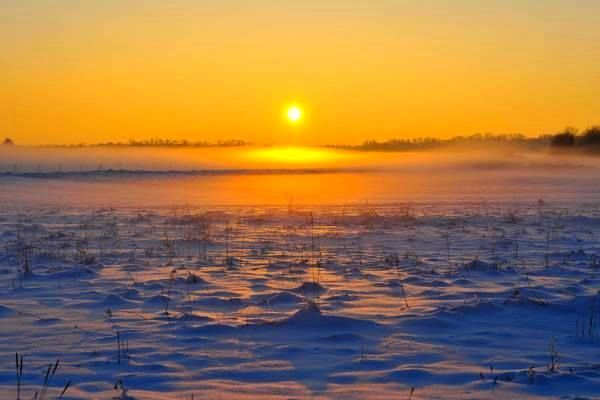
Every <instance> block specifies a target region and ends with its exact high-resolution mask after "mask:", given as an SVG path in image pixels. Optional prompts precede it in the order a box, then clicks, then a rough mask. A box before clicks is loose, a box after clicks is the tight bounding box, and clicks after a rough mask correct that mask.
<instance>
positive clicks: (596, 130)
mask: <svg viewBox="0 0 600 400" xmlns="http://www.w3.org/2000/svg"><path fill="white" fill-rule="evenodd" d="M490 145H515V146H520V147H524V148H528V149H530V150H536V149H548V148H554V149H568V148H572V149H579V150H585V151H594V152H595V151H597V152H600V126H593V127H591V128H588V129H586V130H585V131H583V132H582V133H580V134H579V133H578V131H577V129H575V128H565V129H564V130H563V131H561V132H559V133H556V134H546V135H540V136H537V137H527V136H524V135H521V134H507V135H497V134H492V133H477V134H474V135H469V136H455V137H452V138H449V139H439V138H431V137H425V138H415V139H391V140H387V141H383V142H378V141H376V140H367V141H365V142H363V143H362V144H359V145H334V146H328V147H332V148H339V149H347V150H360V151H390V152H394V151H420V150H432V149H436V148H440V147H449V146H455V147H465V146H481V147H484V146H490Z"/></svg>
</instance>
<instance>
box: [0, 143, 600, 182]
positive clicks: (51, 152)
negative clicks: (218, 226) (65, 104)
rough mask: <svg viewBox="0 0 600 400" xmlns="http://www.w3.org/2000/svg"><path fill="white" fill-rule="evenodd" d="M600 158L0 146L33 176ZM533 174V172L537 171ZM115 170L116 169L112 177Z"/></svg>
mask: <svg viewBox="0 0 600 400" xmlns="http://www.w3.org/2000/svg"><path fill="white" fill-rule="evenodd" d="M598 166H600V157H595V156H589V155H585V154H579V153H565V152H556V151H549V150H544V151H532V150H530V149H526V148H520V147H515V146H500V145H499V146H495V147H487V148H481V147H475V146H474V147H468V148H459V147H447V148H443V149H434V150H424V151H410V152H408V151H406V152H377V151H369V152H361V151H352V150H344V149H333V148H322V147H250V146H248V147H236V148H176V149H171V148H160V147H153V148H137V147H122V148H109V147H106V148H103V147H93V148H92V147H90V148H53V147H47V148H46V147H21V146H0V174H2V175H8V174H12V175H15V174H16V175H24V176H28V175H32V176H39V175H40V174H45V173H52V174H53V175H55V176H56V173H61V174H67V173H78V172H79V173H81V172H86V173H87V172H90V171H108V170H112V171H144V172H152V171H161V172H165V171H180V172H181V171H232V172H236V171H237V172H239V173H244V172H248V171H250V172H251V171H253V170H254V171H260V172H261V173H265V172H268V171H272V172H273V173H278V172H290V171H292V170H298V171H299V172H302V171H303V170H305V172H316V171H318V170H325V171H334V170H338V171H354V172H356V171H359V170H364V171H373V170H380V171H405V172H423V171H431V172H435V171H441V172H445V173H447V172H451V171H452V170H454V169H456V170H461V171H480V170H502V169H538V170H539V169H541V170H548V172H549V173H560V171H561V170H573V169H578V170H582V171H579V172H578V173H585V172H584V171H583V170H590V171H594V170H596V169H597V168H598ZM538 172H539V171H538ZM115 175H116V174H115Z"/></svg>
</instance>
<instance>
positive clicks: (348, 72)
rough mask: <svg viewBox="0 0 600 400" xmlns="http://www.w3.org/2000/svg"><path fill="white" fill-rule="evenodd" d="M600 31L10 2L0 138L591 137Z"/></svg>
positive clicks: (444, 13) (587, 15)
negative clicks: (574, 130)
mask: <svg viewBox="0 0 600 400" xmlns="http://www.w3.org/2000/svg"><path fill="white" fill-rule="evenodd" d="M599 14H600V3H598V2H595V1H591V0H581V1H576V2H572V1H564V0H551V1H546V2H537V1H532V0H526V1H516V0H511V1H499V0H494V1H486V2H478V1H472V0H457V1H390V0H379V1H366V0H356V1H352V2H348V1H341V0H336V1H328V2H326V3H324V2H320V1H315V0H308V1H303V2H297V3H294V4H287V3H286V4H284V3H282V2H276V1H272V0H257V1H252V2H248V1H242V0H224V1H200V2H197V1H196V2H193V1H190V0H175V1H171V2H169V3H168V4H166V3H165V2H160V1H156V0H149V1H144V2H142V1H136V0H125V1H116V0H106V1H97V2H91V1H88V2H77V1H71V0H54V1H50V0H38V1H33V0H6V1H4V2H2V5H1V6H0V46H1V48H2V52H0V76H1V77H0V83H1V84H2V87H3V90H2V91H1V92H0V135H2V136H9V137H11V138H13V139H14V140H15V141H16V142H17V143H22V144H47V143H80V142H86V143H94V142H104V141H127V140H128V139H130V138H135V139H146V138H151V137H168V138H173V139H189V140H193V141H195V140H207V141H216V140H218V139H228V138H235V139H242V140H246V141H251V142H255V143H280V144H286V145H306V144H335V143H358V142H362V141H363V140H365V139H375V140H386V139H388V138H391V137H399V138H407V137H424V136H433V137H451V136H456V135H461V134H471V133H475V132H496V133H511V132H519V133H523V134H526V135H537V134H541V133H550V132H554V131H556V130H557V129H560V128H562V127H564V126H566V125H572V126H578V127H581V128H585V127H587V126H590V125H593V124H597V123H598V122H599V121H598V119H597V118H598V115H600V102H598V101H597V93H598V92H600V69H599V68H597V65H598V64H599V62H600V46H597V45H596V44H597V43H600V30H598V29H597V28H596V22H597V21H596V19H597V15H599ZM291 104H294V105H298V107H299V109H300V108H301V111H302V112H301V116H302V119H301V120H300V121H298V123H294V124H290V119H289V110H290V108H289V107H290V105H291ZM298 112H299V111H298ZM286 113H287V114H286ZM296 114H297V112H294V115H296ZM286 115H287V117H286ZM299 115H300V114H298V116H299Z"/></svg>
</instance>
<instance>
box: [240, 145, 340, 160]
mask: <svg viewBox="0 0 600 400" xmlns="http://www.w3.org/2000/svg"><path fill="white" fill-rule="evenodd" d="M251 157H252V158H253V159H254V160H256V161H267V162H274V163H287V164H315V163H323V162H332V161H335V160H336V158H337V157H336V154H335V153H334V152H332V151H328V150H325V149H318V148H310V147H268V148H261V149H256V150H255V151H253V152H252V153H251Z"/></svg>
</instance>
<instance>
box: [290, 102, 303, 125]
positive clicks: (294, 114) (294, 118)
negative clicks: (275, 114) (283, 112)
mask: <svg viewBox="0 0 600 400" xmlns="http://www.w3.org/2000/svg"><path fill="white" fill-rule="evenodd" d="M287 119H288V121H289V122H291V123H292V124H296V123H298V122H299V121H300V120H301V119H302V109H301V108H300V107H298V106H295V105H294V106H290V107H288V109H287Z"/></svg>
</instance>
